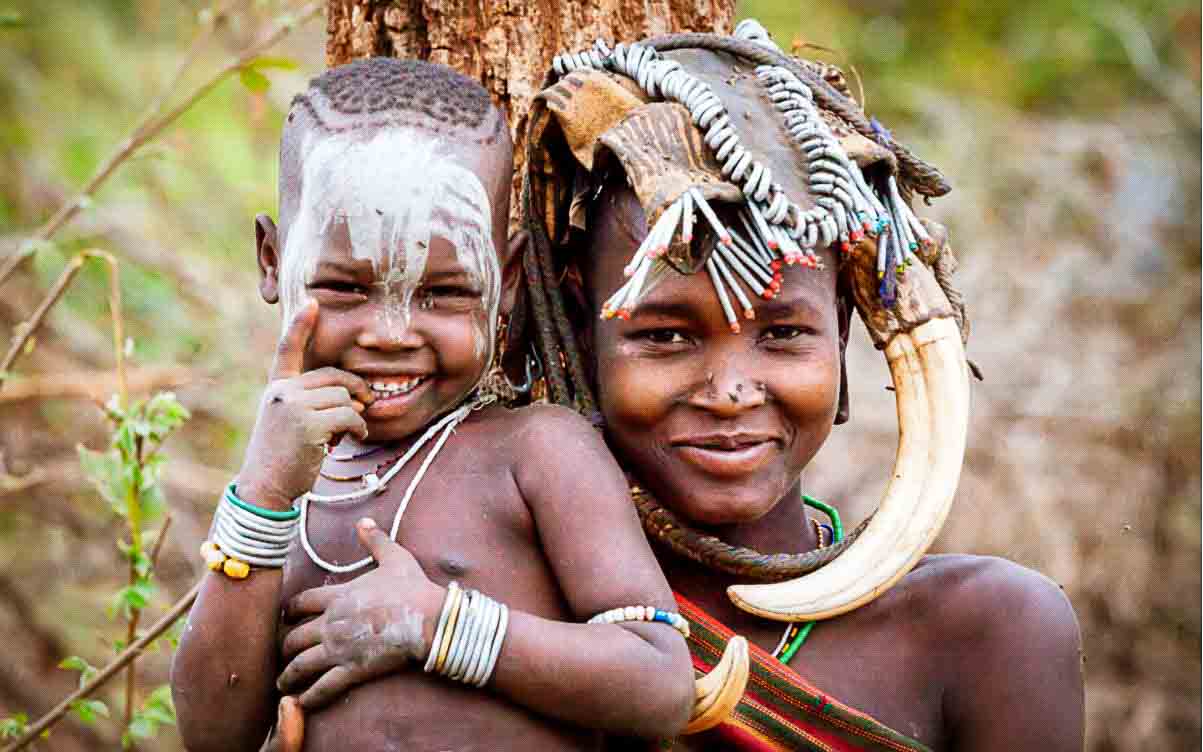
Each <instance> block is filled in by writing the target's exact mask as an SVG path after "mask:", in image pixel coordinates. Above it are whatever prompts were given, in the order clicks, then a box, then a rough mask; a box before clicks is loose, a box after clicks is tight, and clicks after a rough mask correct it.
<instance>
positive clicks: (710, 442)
mask: <svg viewBox="0 0 1203 752" xmlns="http://www.w3.org/2000/svg"><path fill="white" fill-rule="evenodd" d="M671 446H672V448H673V452H674V453H675V454H676V455H677V456H678V457H680V459H681V460H682V461H683V462H686V463H687V464H690V465H693V466H694V467H695V468H697V469H698V470H701V471H702V472H704V473H706V474H708V475H713V476H717V477H722V478H732V479H735V478H739V477H742V476H745V475H750V474H752V473H754V472H756V471H757V470H760V469H761V468H762V467H764V466H765V465H767V464H768V463H769V462H770V461H772V460H773V459H775V458H776V457H778V456H780V454H781V449H782V441H781V439H780V438H777V437H774V436H770V435H768V434H764V433H712V434H698V435H693V436H682V437H680V438H676V439H673V440H672V441H671Z"/></svg>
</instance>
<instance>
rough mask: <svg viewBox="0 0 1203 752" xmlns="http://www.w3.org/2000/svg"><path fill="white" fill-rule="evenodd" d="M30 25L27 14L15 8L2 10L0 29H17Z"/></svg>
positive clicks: (0, 11)
mask: <svg viewBox="0 0 1203 752" xmlns="http://www.w3.org/2000/svg"><path fill="white" fill-rule="evenodd" d="M28 25H29V24H28V22H27V21H26V20H25V16H22V15H21V14H20V13H18V12H16V11H15V10H0V29H16V28H20V27H22V26H28Z"/></svg>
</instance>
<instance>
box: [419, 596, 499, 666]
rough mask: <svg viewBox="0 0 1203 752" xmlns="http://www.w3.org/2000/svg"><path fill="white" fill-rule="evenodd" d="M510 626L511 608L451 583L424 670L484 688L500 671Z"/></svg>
mask: <svg viewBox="0 0 1203 752" xmlns="http://www.w3.org/2000/svg"><path fill="white" fill-rule="evenodd" d="M508 626H509V608H508V607H507V606H506V605H505V604H504V603H498V602H497V601H495V600H493V599H492V598H490V597H488V596H487V595H485V594H484V593H481V592H478V591H476V590H464V589H463V588H461V587H460V585H459V583H457V582H452V583H451V584H450V585H448V587H447V596H446V597H445V598H444V599H443V610H442V611H441V612H440V613H439V621H438V624H437V625H436V626H435V632H434V639H433V640H432V641H431V643H430V655H428V656H427V658H426V665H425V666H424V667H423V668H424V669H425V670H426V671H427V672H428V673H429V672H437V673H439V674H442V675H443V676H446V677H447V678H449V679H454V680H455V681H461V682H463V683H464V684H468V685H470V686H473V687H483V686H484V685H485V684H487V683H488V681H489V679H490V678H491V677H492V676H493V669H495V668H496V667H497V657H498V656H499V655H501V643H502V641H503V640H504V639H505V632H506V628H507V627H508Z"/></svg>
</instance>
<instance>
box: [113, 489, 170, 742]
mask: <svg viewBox="0 0 1203 752" xmlns="http://www.w3.org/2000/svg"><path fill="white" fill-rule="evenodd" d="M134 503H135V504H136V503H138V502H137V501H135V502H134ZM130 519H131V521H132V520H133V518H132V517H131V518H130ZM169 527H171V514H170V513H168V514H167V515H166V516H165V517H164V518H163V525H162V526H161V527H160V528H159V535H158V537H157V538H155V545H154V548H153V549H152V550H151V552H150V570H151V571H154V568H155V565H156V564H157V563H158V562H159V551H161V550H162V549H163V541H164V540H166V539H167V529H168V528H169ZM131 550H134V551H136V550H139V549H137V548H134V549H131ZM136 567H137V565H136V563H135V562H134V561H133V560H132V559H131V560H130V571H129V577H130V584H131V585H132V584H134V583H135V582H136V581H137V579H138V572H137V568H136ZM141 618H142V609H140V608H137V609H132V610H131V611H130V619H129V626H128V628H127V629H126V632H125V644H126V645H128V644H130V643H131V642H133V640H134V636H135V635H136V634H138V622H139V620H141ZM137 689H138V663H137V661H136V660H131V661H130V662H129V668H128V669H126V671H125V722H124V723H123V724H122V727H123V728H128V727H129V723H130V720H131V719H132V718H133V714H134V699H135V697H134V693H135V692H136V691H137Z"/></svg>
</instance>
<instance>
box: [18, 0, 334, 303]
mask: <svg viewBox="0 0 1203 752" xmlns="http://www.w3.org/2000/svg"><path fill="white" fill-rule="evenodd" d="M321 10H322V3H317V2H315V3H309V4H307V5H305V6H303V7H302V8H301V9H300V10H299V11H297V12H296V13H295V14H292V15H288V14H286V15H285V17H284V19H283V20H282V21H281V22H280V23H279V24H277V25H276V26H275V28H273V29H272V30H271V32H270V33H268V34H267V35H266V36H264V37H261V38H260V40H259V41H257V42H255V43H253V44H251V45H250V46H249V47H247V48H246V49H245V50H243V51H242V52H241V53H240V54H238V55H237V56H235V57H233V58H231V59H230V61H229V62H227V63H226V64H225V65H224V66H223V67H222V68H221V69H219V70H218V71H217V72H216V73H214V74H213V75H212V76H210V77H209V78H208V79H207V80H206V81H205V82H204V83H202V84H200V85H199V86H197V87H196V88H195V89H193V90H192V92H191V93H190V94H189V95H188V96H187V97H186V98H185V99H184V100H183V102H181V103H180V104H179V105H177V106H176V107H175V108H173V109H172V110H170V111H168V112H167V113H166V114H164V115H159V114H158V113H159V111H160V110H161V109H162V108H163V105H164V104H165V102H166V96H163V95H160V99H159V100H156V103H157V105H158V106H157V107H156V108H154V109H152V110H148V111H147V113H146V114H145V115H144V116H143V118H142V120H141V121H139V123H138V124H137V125H136V126H134V128H133V130H131V132H130V134H129V135H128V136H126V137H125V139H124V140H123V141H122V142H121V143H120V144H118V146H117V149H116V150H115V151H114V152H113V153H112V154H110V155H109V157H108V159H106V160H105V161H104V163H103V164H101V165H100V167H99V168H98V169H97V170H96V173H95V174H94V175H93V176H92V178H91V180H89V181H88V183H87V185H85V186H84V187H83V189H82V190H80V192H79V193H77V194H75V196H74V197H73V198H71V200H69V201H68V202H67V203H65V204H63V205H62V206H61V207H59V209H58V211H56V212H55V213H54V215H53V216H52V217H50V219H48V220H46V223H45V224H43V225H42V226H41V227H39V228H38V229H37V230H36V231H35V232H34V233H33V235H32V236H31V237H30V238H29V240H27V241H26V242H24V243H22V244H21V246H20V247H19V248H18V249H17V251H16V252H15V253H13V254H12V255H11V256H9V257H8V258H7V259H5V262H4V264H3V265H2V266H0V285H2V284H4V282H5V280H7V279H8V278H9V277H11V276H12V275H13V273H14V272H16V270H17V269H18V268H20V266H21V264H22V263H24V262H25V260H26V259H28V258H30V257H31V256H33V254H34V253H35V252H36V251H37V249H38V246H39V244H41V243H43V242H45V241H47V240H49V239H50V238H51V237H53V236H54V234H55V233H56V232H58V231H59V230H60V229H61V228H62V227H63V226H64V225H66V224H67V223H68V222H70V221H71V220H72V219H74V218H75V216H76V215H77V214H79V212H80V210H81V209H82V208H83V207H84V206H85V205H86V204H87V203H88V201H89V200H90V199H91V197H92V195H93V194H94V193H95V192H96V191H97V190H98V189H99V188H100V186H101V185H103V184H104V182H105V181H106V180H108V179H109V177H110V176H111V175H112V174H113V172H114V171H115V170H116V169H117V167H119V166H120V165H121V164H122V163H123V162H125V161H126V160H128V159H129V158H130V157H131V156H133V154H134V152H136V151H137V150H138V149H139V148H141V147H142V146H144V145H145V144H146V143H147V142H149V141H151V140H153V139H154V138H155V137H157V136H158V135H159V134H160V133H162V132H163V130H164V129H165V128H167V126H169V125H171V124H172V123H174V122H175V121H176V120H177V119H178V118H179V117H180V115H182V114H184V113H185V112H187V111H188V109H189V108H191V107H192V105H194V104H196V102H197V101H199V100H200V99H202V98H203V97H204V96H205V95H207V94H208V93H209V92H211V91H213V89H215V88H216V87H217V86H218V85H219V84H221V83H222V82H223V81H225V80H226V79H227V78H229V77H230V76H231V75H232V74H234V73H236V72H238V71H239V70H241V69H243V68H245V67H246V66H247V64H248V63H250V62H251V61H253V60H254V59H255V58H256V57H258V56H259V55H260V54H261V53H262V52H264V51H265V50H267V49H268V48H270V47H272V46H274V45H275V44H276V43H278V42H279V41H280V40H281V39H283V38H284V37H286V36H287V35H288V34H289V32H291V31H292V30H293V29H295V28H296V27H297V26H300V25H302V24H304V23H306V22H308V21H310V20H311V19H313V18H314V17H316V16H317V15H318V14H319V13H320V12H321ZM202 33H207V32H202ZM185 61H186V62H189V63H190V58H189V56H185ZM169 93H170V90H169V89H168V90H164V94H169Z"/></svg>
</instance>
